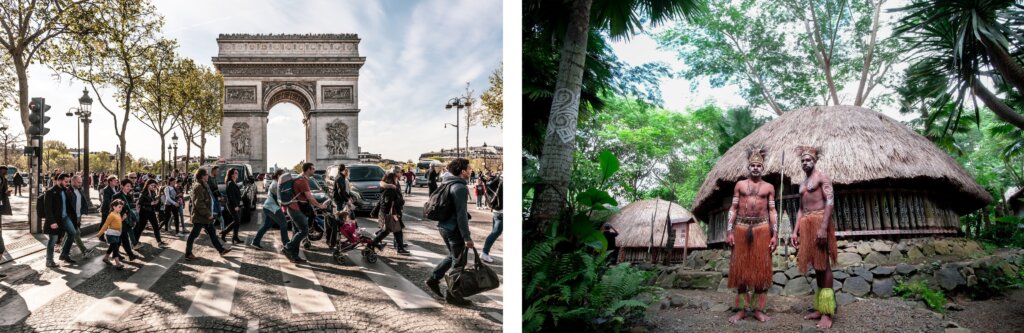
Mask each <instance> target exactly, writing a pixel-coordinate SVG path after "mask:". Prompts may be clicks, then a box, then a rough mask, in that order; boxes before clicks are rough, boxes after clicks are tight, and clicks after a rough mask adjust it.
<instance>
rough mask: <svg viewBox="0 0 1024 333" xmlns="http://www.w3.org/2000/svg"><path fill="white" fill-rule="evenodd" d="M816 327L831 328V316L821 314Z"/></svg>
mask: <svg viewBox="0 0 1024 333" xmlns="http://www.w3.org/2000/svg"><path fill="white" fill-rule="evenodd" d="M818 328H820V329H823V330H824V329H829V328H832V317H830V316H828V315H824V316H821V321H819V322H818Z"/></svg>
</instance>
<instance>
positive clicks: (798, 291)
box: [782, 277, 811, 296]
mask: <svg viewBox="0 0 1024 333" xmlns="http://www.w3.org/2000/svg"><path fill="white" fill-rule="evenodd" d="M810 293H811V284H810V283H807V279H804V278H802V277H801V278H796V279H792V280H789V282H786V287H785V288H784V289H783V290H782V295H783V296H801V295H807V294H810Z"/></svg>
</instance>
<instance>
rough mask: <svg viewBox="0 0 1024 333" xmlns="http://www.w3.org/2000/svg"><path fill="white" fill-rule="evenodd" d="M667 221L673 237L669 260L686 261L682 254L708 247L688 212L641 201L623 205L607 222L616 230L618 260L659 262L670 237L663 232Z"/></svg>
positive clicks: (661, 202)
mask: <svg viewBox="0 0 1024 333" xmlns="http://www.w3.org/2000/svg"><path fill="white" fill-rule="evenodd" d="M666 218H667V219H669V220H670V223H671V224H672V230H670V232H671V233H672V235H671V236H674V238H675V241H674V242H673V244H672V252H671V255H670V256H669V261H671V262H675V263H678V262H683V261H685V260H686V257H685V255H684V252H685V251H687V250H693V249H703V248H707V241H706V237H705V236H704V230H702V229H701V228H700V226H699V225H698V223H696V222H697V220H696V219H694V217H693V214H690V212H689V211H688V210H686V209H685V208H683V207H682V206H679V205H677V204H675V203H671V202H668V201H665V200H661V199H650V200H641V201H637V202H634V203H631V204H629V205H626V207H623V208H622V209H621V210H620V211H619V212H618V213H616V214H615V215H612V217H611V218H610V219H609V220H608V223H609V224H611V225H612V226H614V227H615V229H616V230H618V231H619V236H618V238H616V240H615V243H616V245H617V246H618V248H619V258H618V259H619V260H618V261H619V262H624V261H626V262H633V263H640V262H654V261H661V259H659V256H660V255H662V254H663V251H664V250H665V247H666V246H667V245H666V244H668V240H669V238H670V237H669V236H670V235H669V233H668V232H666V231H665V227H666V225H667V223H665V221H666ZM652 236H653V240H652ZM684 242H685V243H684Z"/></svg>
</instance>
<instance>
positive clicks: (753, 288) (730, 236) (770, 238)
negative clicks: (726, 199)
mask: <svg viewBox="0 0 1024 333" xmlns="http://www.w3.org/2000/svg"><path fill="white" fill-rule="evenodd" d="M764 156H765V152H764V150H763V149H760V148H752V149H750V151H749V152H748V155H747V162H748V163H747V170H748V171H749V172H750V178H748V179H744V180H741V181H739V182H738V183H736V188H735V189H733V197H732V206H730V207H729V220H728V222H727V223H726V226H727V231H726V236H725V241H726V242H727V243H729V246H732V261H731V263H730V265H729V288H736V289H737V291H738V292H737V294H736V308H737V309H738V311H737V312H736V315H734V316H732V317H730V318H729V322H730V323H736V322H737V321H740V320H742V319H743V318H744V317H746V316H747V308H748V307H749V308H752V309H753V312H754V317H755V318H757V320H759V321H761V322H765V321H768V319H769V318H768V316H766V315H765V314H764V308H765V296H766V293H767V291H768V288H770V287H771V286H772V260H771V254H772V252H774V251H775V247H776V245H777V244H778V235H777V233H776V230H778V224H777V221H776V218H775V215H776V214H775V189H774V188H773V187H772V185H771V184H768V182H766V181H764V180H762V179H761V176H762V175H763V174H764ZM750 292H753V295H751V294H750Z"/></svg>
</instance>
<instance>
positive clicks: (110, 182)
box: [100, 175, 121, 223]
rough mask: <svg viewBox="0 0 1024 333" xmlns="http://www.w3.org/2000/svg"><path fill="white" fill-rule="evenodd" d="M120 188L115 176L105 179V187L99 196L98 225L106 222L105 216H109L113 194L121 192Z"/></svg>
mask: <svg viewBox="0 0 1024 333" xmlns="http://www.w3.org/2000/svg"><path fill="white" fill-rule="evenodd" d="M120 187H121V185H120V182H118V181H117V176H114V175H111V176H110V177H107V187H104V188H103V191H102V193H101V195H100V218H101V220H100V223H103V222H106V221H107V215H108V214H110V202H111V201H113V200H114V194H117V192H118V191H120V190H121V189H120Z"/></svg>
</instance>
